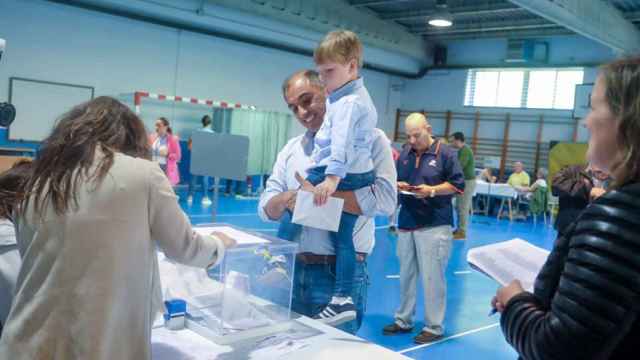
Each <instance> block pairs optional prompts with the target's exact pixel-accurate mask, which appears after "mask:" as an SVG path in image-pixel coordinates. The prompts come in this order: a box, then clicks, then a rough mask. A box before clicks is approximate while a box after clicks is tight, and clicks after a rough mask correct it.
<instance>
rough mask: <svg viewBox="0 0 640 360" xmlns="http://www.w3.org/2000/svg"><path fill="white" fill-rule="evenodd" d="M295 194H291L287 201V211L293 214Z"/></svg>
mask: <svg viewBox="0 0 640 360" xmlns="http://www.w3.org/2000/svg"><path fill="white" fill-rule="evenodd" d="M297 194H298V193H297V192H291V197H290V198H289V200H287V209H289V211H291V213H293V210H294V209H295V208H296V197H297Z"/></svg>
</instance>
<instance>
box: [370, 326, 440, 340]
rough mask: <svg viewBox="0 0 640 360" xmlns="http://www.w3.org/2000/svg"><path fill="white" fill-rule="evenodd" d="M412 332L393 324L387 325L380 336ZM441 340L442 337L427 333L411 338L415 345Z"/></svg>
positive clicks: (409, 329)
mask: <svg viewBox="0 0 640 360" xmlns="http://www.w3.org/2000/svg"><path fill="white" fill-rule="evenodd" d="M412 331H413V328H403V327H402V326H400V325H398V324H396V323H393V324H391V325H387V326H385V327H384V328H383V329H382V334H384V335H397V334H407V333H410V332H412ZM440 339H442V335H435V334H432V333H430V332H428V331H422V332H420V334H418V335H416V337H414V338H413V342H415V343H416V344H428V343H431V342H434V341H438V340H440Z"/></svg>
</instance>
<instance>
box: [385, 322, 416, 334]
mask: <svg viewBox="0 0 640 360" xmlns="http://www.w3.org/2000/svg"><path fill="white" fill-rule="evenodd" d="M412 331H413V328H403V327H402V326H400V325H398V324H396V323H393V324H391V325H387V326H385V327H384V328H382V333H383V334H384V335H396V334H406V333H410V332H412Z"/></svg>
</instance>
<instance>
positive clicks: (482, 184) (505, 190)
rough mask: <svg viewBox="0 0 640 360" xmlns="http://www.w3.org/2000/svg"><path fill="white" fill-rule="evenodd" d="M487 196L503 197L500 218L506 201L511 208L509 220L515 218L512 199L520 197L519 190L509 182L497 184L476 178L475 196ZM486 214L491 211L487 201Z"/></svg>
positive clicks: (499, 212)
mask: <svg viewBox="0 0 640 360" xmlns="http://www.w3.org/2000/svg"><path fill="white" fill-rule="evenodd" d="M476 195H480V196H486V197H487V198H490V197H495V198H498V199H501V202H500V210H499V211H498V219H500V217H502V210H503V209H504V205H505V203H507V205H508V209H509V220H513V208H512V203H511V201H512V200H516V199H518V195H519V193H518V191H517V190H516V189H514V188H513V187H512V186H511V185H509V184H497V183H493V184H492V183H488V182H486V181H482V180H476V188H475V193H474V196H476ZM484 213H485V215H488V213H489V204H488V202H487V206H485V211H484Z"/></svg>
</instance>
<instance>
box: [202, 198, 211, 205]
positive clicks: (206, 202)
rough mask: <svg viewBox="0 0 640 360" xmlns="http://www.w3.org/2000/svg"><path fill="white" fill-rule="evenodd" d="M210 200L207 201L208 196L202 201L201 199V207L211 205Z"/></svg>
mask: <svg viewBox="0 0 640 360" xmlns="http://www.w3.org/2000/svg"><path fill="white" fill-rule="evenodd" d="M211 204H212V202H211V199H209V197H208V196H205V197H204V199H202V205H211Z"/></svg>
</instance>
